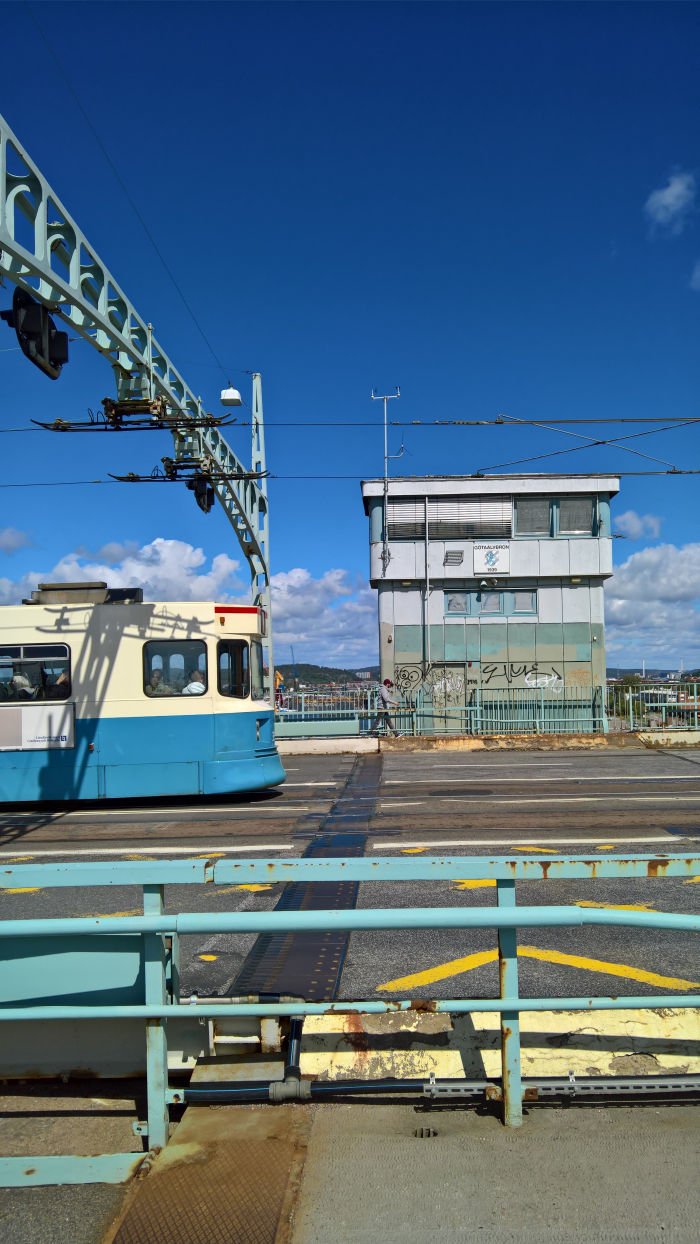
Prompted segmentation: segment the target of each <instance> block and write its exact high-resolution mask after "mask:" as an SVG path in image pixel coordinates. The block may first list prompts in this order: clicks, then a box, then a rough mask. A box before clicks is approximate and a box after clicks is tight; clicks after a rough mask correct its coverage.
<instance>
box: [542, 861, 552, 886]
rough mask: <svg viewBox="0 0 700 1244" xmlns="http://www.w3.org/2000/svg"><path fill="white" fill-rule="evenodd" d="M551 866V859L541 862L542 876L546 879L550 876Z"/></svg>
mask: <svg viewBox="0 0 700 1244" xmlns="http://www.w3.org/2000/svg"><path fill="white" fill-rule="evenodd" d="M551 866H552V862H551V860H542V863H541V864H540V868H541V869H542V878H543V880H544V881H547V879H548V878H549V870H550V868H551Z"/></svg>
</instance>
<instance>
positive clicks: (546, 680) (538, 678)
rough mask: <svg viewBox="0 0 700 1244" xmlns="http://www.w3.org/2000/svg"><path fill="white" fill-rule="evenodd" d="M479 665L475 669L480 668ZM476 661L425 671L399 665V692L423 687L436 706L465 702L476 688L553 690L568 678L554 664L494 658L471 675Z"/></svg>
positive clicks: (560, 687)
mask: <svg viewBox="0 0 700 1244" xmlns="http://www.w3.org/2000/svg"><path fill="white" fill-rule="evenodd" d="M478 668H479V667H478V664H477V665H476V667H475V670H474V672H475V673H476V672H477V671H478ZM471 669H472V662H471V661H469V662H468V664H467V669H466V672H465V669H464V667H463V666H450V665H432V666H431V667H430V669H429V670H428V671H427V673H426V671H425V669H424V668H423V666H422V665H419V664H418V663H417V662H415V663H408V664H405V665H399V666H397V668H396V671H395V673H394V680H395V683H396V689H397V691H399V692H401V694H402V695H404V696H410V695H411V693H412V692H416V691H419V690H423V691H424V692H426V693H427V694H428V695H430V696H432V699H433V702H434V703H435V704H436V705H444V704H464V703H466V691H467V689H469V688H472V687H478V686H479V685H481V686H482V687H484V688H486V687H490V688H491V689H492V690H495V689H496V688H499V687H512V686H519V687H529V688H531V689H541V690H548V691H553V692H555V693H558V692H561V691H563V690H564V679H563V675H562V673H561V671H560V670H558V669H556V668H555V666H553V665H540V664H539V662H537V661H524V662H515V661H498V662H495V661H492V662H484V663H482V665H481V677H480V678H477V677H469V671H470V670H471Z"/></svg>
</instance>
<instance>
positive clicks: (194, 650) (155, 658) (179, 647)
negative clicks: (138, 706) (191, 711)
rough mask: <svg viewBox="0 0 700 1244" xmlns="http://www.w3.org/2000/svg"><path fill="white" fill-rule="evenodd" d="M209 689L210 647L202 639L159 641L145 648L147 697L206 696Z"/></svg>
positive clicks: (144, 671)
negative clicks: (208, 653)
mask: <svg viewBox="0 0 700 1244" xmlns="http://www.w3.org/2000/svg"><path fill="white" fill-rule="evenodd" d="M206 689H207V647H206V644H205V643H204V641H203V640H201V639H179V640H178V639H174V640H161V639H157V640H151V641H150V642H149V643H146V644H144V645H143V690H144V694H145V695H147V696H162V695H171V696H172V695H203V694H204V692H205V691H206Z"/></svg>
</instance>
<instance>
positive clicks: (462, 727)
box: [276, 682, 700, 738]
mask: <svg viewBox="0 0 700 1244" xmlns="http://www.w3.org/2000/svg"><path fill="white" fill-rule="evenodd" d="M461 700H462V702H459V701H458V698H457V696H453V697H452V698H450V699H446V698H444V697H443V696H441V695H439V694H436V693H435V691H434V689H432V688H431V687H426V688H423V687H420V688H418V689H417V690H415V691H411V692H407V693H406V694H405V695H404V696H403V697H402V701H401V704H400V706H399V707H398V708H396V709H393V710H392V712H391V716H392V719H393V720H394V722H395V724H396V728H397V730H399V731H400V733H401V734H410V735H450V734H464V735H491V734H532V735H540V734H605V733H607V732H608V731H610V732H611V733H623V732H626V731H637V730H643V731H647V730H649V731H658V730H697V729H699V728H700V699H699V698H698V684H697V683H694V682H693V683H691V682H684V683H669V682H663V683H648V682H639V683H632V684H611V685H610V686H607V687H603V686H565V685H564V683H562V682H558V683H555V684H553V685H552V684H549V685H547V686H542V687H535V686H533V687H506V688H494V689H491V688H489V687H485V688H483V689H482V688H473V689H470V690H468V693H467V694H466V695H462V697H461ZM376 710H377V692H376V691H362V692H352V691H350V692H312V691H309V692H294V693H291V694H289V695H287V696H286V697H285V702H284V708H283V709H280V708H279V707H278V711H277V714H276V726H277V733H278V735H279V737H280V738H284V737H285V736H287V735H293V734H296V735H297V736H298V735H300V734H316V735H321V736H322V735H323V734H324V733H335V734H337V733H339V732H341V731H342V732H343V733H345V734H349V735H352V734H355V735H363V734H366V733H367V731H368V730H369V727H370V724H371V722H372V720H373V719H374V716H375V713H376Z"/></svg>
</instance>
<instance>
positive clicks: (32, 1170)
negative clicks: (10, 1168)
mask: <svg viewBox="0 0 700 1244" xmlns="http://www.w3.org/2000/svg"><path fill="white" fill-rule="evenodd" d="M22 1174H23V1175H36V1167H35V1166H28V1167H27V1169H26V1171H23V1172H22Z"/></svg>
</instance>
